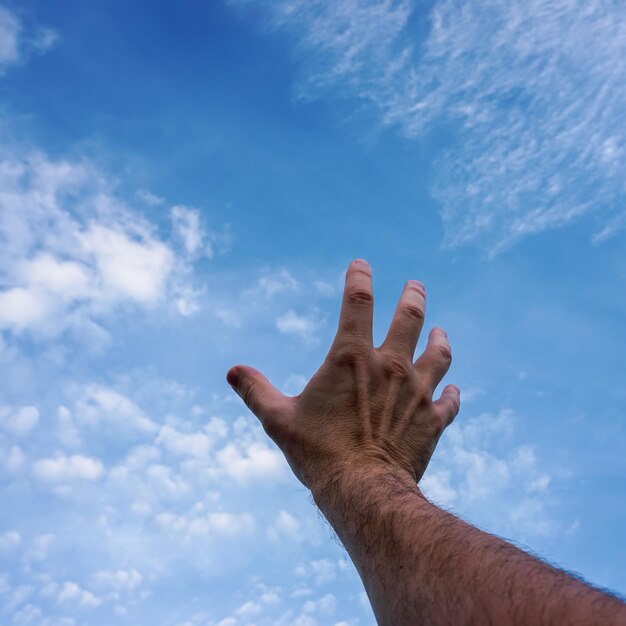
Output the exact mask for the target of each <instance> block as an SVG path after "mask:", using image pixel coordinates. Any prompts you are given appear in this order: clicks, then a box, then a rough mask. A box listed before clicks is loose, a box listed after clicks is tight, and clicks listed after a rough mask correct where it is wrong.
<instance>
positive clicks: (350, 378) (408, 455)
mask: <svg viewBox="0 0 626 626" xmlns="http://www.w3.org/2000/svg"><path fill="white" fill-rule="evenodd" d="M425 296H426V292H425V289H424V285H422V283H420V282H418V281H409V282H408V283H407V284H406V285H405V287H404V290H403V292H402V295H401V297H400V301H399V303H398V306H397V308H396V311H395V314H394V317H393V320H392V322H391V326H390V328H389V331H388V333H387V337H386V338H385V341H384V342H383V344H382V345H381V346H380V347H379V348H374V346H373V343H372V318H373V308H374V298H373V291H372V272H371V269H370V267H369V265H368V264H367V263H366V262H365V261H362V260H356V261H353V262H352V263H351V264H350V267H349V268H348V271H347V274H346V284H345V290H344V295H343V303H342V307H341V315H340V319H339V328H338V331H337V335H336V337H335V340H334V342H333V344H332V346H331V348H330V351H329V353H328V356H327V357H326V359H325V361H324V363H322V366H321V367H320V368H319V370H318V371H317V372H316V373H315V375H314V376H313V378H312V379H311V380H310V381H309V383H308V385H307V386H306V388H305V389H304V391H303V392H302V393H301V394H300V395H298V396H295V397H289V396H285V395H284V394H282V393H281V392H280V391H278V390H277V389H276V388H275V387H273V386H272V385H271V383H270V382H269V381H268V380H267V379H266V378H265V377H264V376H263V375H262V374H261V373H260V372H258V371H257V370H255V369H253V368H251V367H247V366H243V365H238V366H235V367H233V368H231V369H230V370H229V372H228V374H227V379H228V382H229V383H230V384H231V386H232V387H233V388H234V389H235V390H236V391H237V393H238V394H239V395H240V396H241V398H242V399H243V400H244V402H245V403H246V405H247V406H248V407H249V408H250V410H251V411H252V412H253V413H254V414H255V415H256V416H257V417H258V418H259V420H260V421H261V423H262V425H263V427H264V429H265V431H266V432H267V434H268V435H269V436H270V437H271V438H272V439H273V440H274V441H275V442H276V444H277V445H278V446H279V447H280V449H281V450H282V451H283V453H284V455H285V457H286V459H287V461H288V462H289V464H290V466H291V468H292V470H293V471H294V473H295V475H296V476H297V477H298V478H299V479H300V480H301V481H302V482H303V483H304V484H305V485H306V486H307V487H309V488H313V487H314V486H317V484H319V483H320V481H321V482H322V483H323V482H324V481H327V480H329V479H331V478H332V477H333V476H335V475H336V474H337V472H346V471H347V472H351V471H355V470H357V469H358V470H364V471H369V470H374V471H375V470H377V469H379V468H384V469H393V470H401V471H405V472H408V473H409V474H410V475H411V476H412V478H413V479H414V480H415V481H416V482H419V480H420V479H421V477H422V475H423V473H424V471H425V469H426V466H427V465H428V462H429V461H430V458H431V456H432V453H433V451H434V449H435V446H436V444H437V441H438V439H439V436H440V435H441V433H442V432H443V430H444V428H445V427H446V426H447V425H448V424H450V423H451V422H452V420H453V419H454V417H455V416H456V414H457V413H458V411H459V406H460V391H459V389H458V388H457V387H455V386H454V385H447V386H446V387H445V388H444V390H443V392H442V394H441V397H440V398H439V399H438V400H436V401H433V393H434V391H435V388H436V387H437V385H438V384H439V382H440V381H441V380H442V378H443V377H444V375H445V373H446V372H447V371H448V368H449V367H450V362H451V359H452V356H451V351H450V344H449V343H448V339H447V336H446V333H445V332H444V331H443V330H441V329H440V328H433V330H432V331H431V333H430V335H429V337H428V344H427V345H426V349H425V350H424V353H423V354H422V355H421V356H420V357H419V358H418V359H417V360H416V361H415V362H413V354H414V352H415V346H416V345H417V341H418V338H419V335H420V332H421V330H422V326H423V323H424V311H425V303H426V302H425Z"/></svg>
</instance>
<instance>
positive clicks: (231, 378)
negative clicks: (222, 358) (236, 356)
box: [226, 366, 241, 389]
mask: <svg viewBox="0 0 626 626" xmlns="http://www.w3.org/2000/svg"><path fill="white" fill-rule="evenodd" d="M226 380H227V381H228V384H229V385H230V386H231V387H232V388H233V389H237V388H238V387H239V382H240V380H241V374H240V372H239V368H238V367H237V366H235V367H231V368H230V369H229V370H228V372H227V374H226Z"/></svg>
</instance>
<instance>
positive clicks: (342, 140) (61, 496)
mask: <svg viewBox="0 0 626 626" xmlns="http://www.w3.org/2000/svg"><path fill="white" fill-rule="evenodd" d="M520 11H521V9H519V10H518V9H516V7H515V6H514V5H513V4H511V3H504V2H495V1H493V2H492V1H489V2H487V1H484V2H475V3H471V6H469V5H467V4H466V3H461V2H459V1H457V0H436V1H431V2H420V3H414V2H410V1H408V0H406V1H395V2H392V1H391V0H387V1H374V0H370V1H365V0H340V1H338V2H333V3H325V2H318V1H308V2H304V1H303V0H292V1H290V2H287V1H283V0H277V2H274V3H264V2H261V1H260V0H245V1H244V0H233V1H230V2H220V1H215V2H210V3H205V2H198V1H190V2H186V3H183V4H181V3H168V2H154V1H151V2H147V1H138V2H133V3H130V4H129V3H127V2H126V3H124V2H117V1H110V2H106V3H99V4H98V6H95V5H94V3H86V2H82V1H79V0H60V1H58V2H55V3H48V2H40V1H34V0H32V1H31V0H21V1H20V2H19V3H18V2H6V0H5V1H4V2H2V3H1V4H0V242H1V244H0V494H1V495H0V498H1V501H2V507H1V508H0V622H1V623H3V624H5V623H6V624H37V625H40V624H41V625H46V626H53V625H55V626H56V625H59V626H60V625H63V626H72V625H79V624H88V625H98V624H103V625H104V624H107V625H108V624H111V623H116V624H133V625H137V624H151V625H153V624H155V625H163V626H170V625H171V626H183V625H185V626H187V625H192V626H196V625H197V626H218V625H219V626H240V625H249V624H255V625H257V626H262V625H266V624H284V625H287V624H290V625H291V624H296V625H299V626H315V625H326V624H328V625H331V626H346V625H348V624H349V625H356V624H362V625H369V624H373V623H374V621H373V617H372V615H371V611H370V609H369V608H368V605H367V602H366V600H365V598H364V595H363V591H362V586H361V584H360V581H359V580H358V577H357V575H356V573H355V571H354V569H353V568H352V566H351V564H350V562H349V560H348V558H347V556H346V555H345V553H344V552H343V550H342V549H341V548H340V546H339V545H338V544H337V542H336V541H335V540H334V539H333V538H332V534H331V533H330V531H329V529H328V527H327V526H326V524H325V523H324V522H323V521H322V520H320V518H319V516H318V514H317V512H316V510H315V508H314V507H313V506H312V504H311V502H310V499H309V496H308V494H307V493H306V491H305V490H304V489H303V488H302V486H301V485H300V483H298V482H297V481H296V479H295V478H293V477H292V476H291V475H290V472H289V469H288V467H287V465H286V463H285V462H284V460H283V458H282V456H281V454H280V453H279V451H278V450H277V449H276V448H275V446H274V445H273V444H272V443H271V442H270V441H269V440H267V438H266V437H265V436H264V434H263V433H262V432H261V430H260V428H259V427H258V425H257V423H256V420H255V418H254V417H253V416H252V415H250V414H249V413H248V412H247V411H246V410H245V408H243V407H242V405H241V403H240V401H239V400H238V398H236V397H235V396H234V393H233V392H232V391H231V390H230V388H229V387H228V385H227V383H226V381H225V373H226V371H227V369H228V368H229V367H230V366H231V365H233V364H235V363H247V364H251V365H254V366H256V367H258V368H259V369H260V370H261V371H263V372H265V373H266V374H267V375H268V376H269V377H270V379H271V380H272V381H273V382H275V384H276V385H277V386H279V387H280V388H282V389H283V390H284V391H286V392H289V393H297V392H298V391H299V390H300V389H301V388H302V386H303V385H304V383H305V382H306V380H307V379H308V377H309V376H310V375H311V374H312V373H313V372H314V371H315V369H316V368H317V366H318V365H319V363H320V362H321V360H322V359H323V358H324V355H325V352H326V349H327V347H328V345H329V343H330V340H331V338H332V337H333V335H334V329H335V324H336V320H337V314H338V309H339V298H340V293H341V287H342V279H343V272H344V270H345V267H346V265H347V263H348V262H349V261H350V260H351V259H352V258H355V257H364V258H366V259H368V260H369V261H370V263H371V264H372V266H373V268H374V276H375V291H376V316H375V337H376V338H377V339H378V340H382V337H383V336H384V332H385V330H386V326H387V324H388V323H389V320H390V317H391V314H392V311H393V308H394V306H395V302H396V299H397V297H398V295H399V293H400V290H401V288H402V285H403V283H404V281H405V280H407V279H409V278H414V279H419V280H422V281H424V282H425V283H426V286H427V289H428V294H429V302H428V313H427V326H432V325H440V326H443V327H444V328H445V329H446V330H447V332H448V334H449V336H450V338H451V342H452V346H453V350H454V363H453V366H452V369H451V371H450V373H449V375H448V378H447V380H448V382H454V383H456V384H458V385H459V386H460V387H461V389H462V392H463V393H462V404H463V406H462V409H461V413H460V415H459V417H458V418H457V420H456V422H455V424H454V425H453V426H452V427H450V429H449V430H448V431H447V432H446V434H445V435H444V436H443V438H442V440H441V442H440V446H439V449H438V452H437V453H436V455H435V458H434V460H433V462H432V464H431V467H430V469H429V470H428V472H427V475H426V477H425V479H424V489H425V491H427V493H428V494H429V495H430V497H431V498H432V499H433V500H435V501H437V502H439V503H440V504H441V505H442V506H445V507H447V508H449V509H451V510H452V511H454V512H456V513H457V514H459V515H461V516H463V517H465V518H466V519H469V520H470V521H472V522H474V523H476V524H478V525H479V526H481V527H482V528H485V529H487V530H489V531H492V532H495V533H498V534H500V535H503V536H505V537H507V538H509V539H511V540H513V541H516V542H518V543H520V544H522V545H524V546H528V547H530V548H532V549H533V550H535V551H537V552H538V553H540V554H541V555H543V556H544V557H546V558H547V559H549V560H551V561H553V562H555V563H557V564H559V565H561V566H563V567H565V568H566V569H569V570H572V571H575V572H578V573H580V574H582V575H583V576H585V577H586V578H588V579H589V580H591V581H593V582H595V583H596V584H599V585H602V586H606V587H609V588H611V589H613V590H615V591H617V592H619V593H622V594H624V593H626V577H625V576H624V568H623V558H622V555H623V554H624V548H625V546H624V538H623V530H622V529H623V528H624V525H625V524H626V508H625V507H624V504H623V494H624V488H625V487H626V480H625V478H624V476H625V470H626V461H625V460H624V459H625V458H626V457H625V455H624V452H623V450H624V446H625V444H626V426H625V422H624V405H625V401H626V388H625V387H624V371H626V357H625V356H624V352H623V350H622V347H623V346H624V345H625V341H626V333H625V331H624V319H625V314H626V258H625V250H626V245H625V244H626V234H625V230H624V226H626V204H625V200H626V188H625V186H626V184H625V182H624V181H626V165H625V163H626V160H625V159H624V151H625V150H626V131H625V130H624V129H625V128H626V126H624V123H623V120H624V103H625V102H626V68H625V67H624V63H623V59H624V58H626V49H625V48H626V16H625V14H624V11H623V8H622V7H621V6H620V3H619V2H608V1H606V2H605V1H602V2H600V1H599V0H598V1H595V0H594V1H593V2H581V1H574V0H559V1H558V2H547V1H546V0H532V1H531V2H528V3H525V8H524V12H523V13H521V12H520Z"/></svg>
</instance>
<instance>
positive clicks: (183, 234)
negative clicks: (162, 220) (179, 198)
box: [171, 204, 213, 257]
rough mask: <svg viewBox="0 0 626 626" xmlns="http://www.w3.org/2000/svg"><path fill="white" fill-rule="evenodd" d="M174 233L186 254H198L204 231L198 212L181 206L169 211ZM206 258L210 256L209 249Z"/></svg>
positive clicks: (206, 251)
mask: <svg viewBox="0 0 626 626" xmlns="http://www.w3.org/2000/svg"><path fill="white" fill-rule="evenodd" d="M171 216H172V222H173V223H174V232H175V233H176V235H177V236H178V238H179V239H180V240H181V241H182V244H183V247H184V248H185V251H186V252H187V254H189V255H191V256H194V255H196V254H198V253H199V252H200V250H201V248H202V245H203V242H204V238H205V235H204V230H203V228H202V226H201V224H200V212H199V211H197V210H196V209H192V208H190V207H186V206H183V205H180V204H179V205H176V206H174V207H172V210H171ZM204 252H205V254H206V255H207V256H209V257H210V256H212V254H213V253H212V251H211V248H210V247H209V248H207V249H206V250H205V251H204Z"/></svg>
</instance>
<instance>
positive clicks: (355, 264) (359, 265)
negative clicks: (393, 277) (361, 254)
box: [348, 259, 372, 272]
mask: <svg viewBox="0 0 626 626" xmlns="http://www.w3.org/2000/svg"><path fill="white" fill-rule="evenodd" d="M351 268H354V269H360V270H365V271H367V272H371V271H372V267H371V265H370V264H369V263H368V262H367V261H366V260H365V259H354V261H352V263H350V265H349V266H348V269H351Z"/></svg>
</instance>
